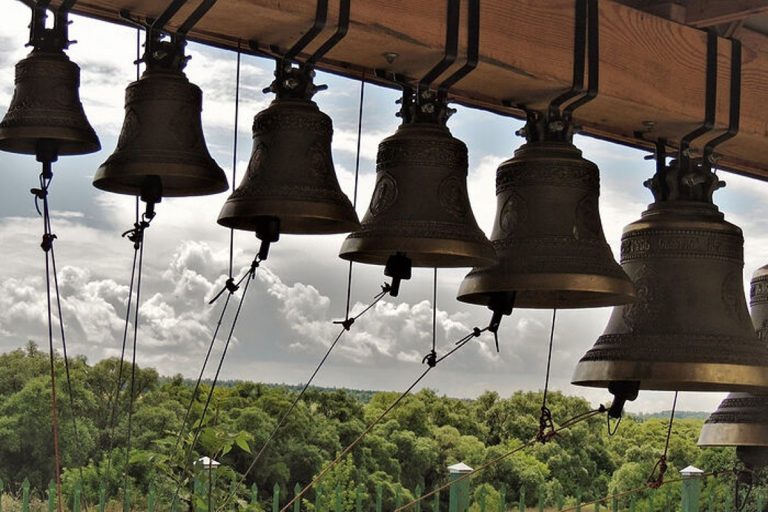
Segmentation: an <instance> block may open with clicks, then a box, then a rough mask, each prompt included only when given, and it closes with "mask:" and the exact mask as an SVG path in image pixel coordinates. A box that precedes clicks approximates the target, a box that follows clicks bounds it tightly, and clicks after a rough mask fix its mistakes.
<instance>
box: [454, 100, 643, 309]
mask: <svg viewBox="0 0 768 512" xmlns="http://www.w3.org/2000/svg"><path fill="white" fill-rule="evenodd" d="M523 131H524V133H525V134H526V137H527V139H528V140H527V143H526V144H524V145H523V146H522V147H521V148H520V149H518V150H517V151H515V156H514V158H512V159H510V160H507V161H506V162H504V163H502V164H501V165H500V166H499V169H498V171H497V172H496V198H497V207H496V220H495V221H494V225H493V233H492V234H491V240H492V243H493V245H494V248H495V249H496V261H495V262H494V263H492V264H491V265H488V266H483V267H478V268H475V269H473V270H472V271H471V272H470V273H469V274H468V275H467V277H465V278H464V281H462V283H461V287H460V288H459V293H458V299H459V300H460V301H462V302H469V303H472V304H481V305H485V306H489V307H491V308H492V309H494V311H496V309H497V307H496V304H495V303H499V302H501V303H507V304H508V307H507V310H509V311H511V306H514V307H521V308H558V309H562V308H586V307H599V306H612V305H617V304H626V303H628V302H632V301H633V300H634V296H635V289H634V286H633V285H632V282H631V281H630V280H629V278H628V277H627V275H626V274H625V273H624V271H623V270H622V269H621V267H620V266H619V264H618V263H616V260H615V259H614V257H613V254H612V253H611V248H610V246H609V245H608V242H607V241H606V240H605V235H604V234H603V227H602V223H601V221H600V212H599V210H598V197H599V195H600V176H599V171H598V169H597V166H596V165H595V164H593V163H592V162H590V161H588V160H585V159H584V158H582V156H581V151H579V150H578V149H577V148H576V147H575V146H574V145H573V144H572V142H571V140H572V138H573V135H572V131H571V128H570V124H569V123H566V122H565V121H563V120H562V119H559V118H558V119H550V118H545V116H541V115H536V114H532V115H531V116H530V117H529V121H528V124H527V125H526V127H525V128H524V130H523ZM504 297H507V298H508V299H507V300H504Z"/></svg>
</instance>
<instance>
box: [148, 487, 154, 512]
mask: <svg viewBox="0 0 768 512" xmlns="http://www.w3.org/2000/svg"><path fill="white" fill-rule="evenodd" d="M147 512H155V485H154V484H149V495H148V496H147Z"/></svg>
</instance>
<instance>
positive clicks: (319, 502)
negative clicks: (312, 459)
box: [315, 485, 323, 512]
mask: <svg viewBox="0 0 768 512" xmlns="http://www.w3.org/2000/svg"><path fill="white" fill-rule="evenodd" d="M322 510H323V486H322V485H318V486H317V487H315V512H322Z"/></svg>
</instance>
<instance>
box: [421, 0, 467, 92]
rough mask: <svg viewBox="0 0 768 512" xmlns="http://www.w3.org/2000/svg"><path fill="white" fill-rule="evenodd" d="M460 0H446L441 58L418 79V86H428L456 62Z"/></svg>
mask: <svg viewBox="0 0 768 512" xmlns="http://www.w3.org/2000/svg"><path fill="white" fill-rule="evenodd" d="M460 7H461V2H460V0H447V5H446V26H445V51H444V52H443V58H442V59H441V60H440V62H438V63H437V64H435V65H434V66H433V67H432V69H430V70H429V71H427V74H426V75H424V76H423V77H422V79H421V80H420V81H419V88H422V87H425V88H428V87H429V86H430V85H431V84H432V82H434V81H435V80H436V79H437V78H438V77H439V76H440V75H442V74H443V73H444V72H445V71H446V70H447V69H448V68H449V67H451V65H452V64H453V63H454V62H456V58H457V57H458V54H459V16H460Z"/></svg>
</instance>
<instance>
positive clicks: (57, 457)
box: [31, 160, 63, 512]
mask: <svg viewBox="0 0 768 512" xmlns="http://www.w3.org/2000/svg"><path fill="white" fill-rule="evenodd" d="M52 178H53V175H52V173H51V162H50V160H49V161H45V162H43V171H42V173H41V174H40V188H39V189H32V190H31V192H32V194H34V196H35V207H36V208H37V209H38V211H40V210H39V208H38V204H37V201H38V200H42V202H43V211H42V217H43V241H42V243H41V244H40V247H41V248H42V249H43V252H44V253H45V296H46V304H47V314H48V356H49V364H50V374H51V433H52V435H53V460H54V472H55V477H56V497H57V510H58V511H59V512H62V501H63V498H62V493H61V452H60V449H59V412H58V411H59V405H58V400H57V397H56V363H55V357H54V348H53V304H52V300H51V270H52V269H51V250H52V249H53V241H54V240H55V239H56V235H54V234H53V233H52V232H51V217H50V210H49V207H48V187H49V186H50V184H51V180H52ZM57 299H58V294H57ZM59 323H63V322H62V318H61V315H60V314H59Z"/></svg>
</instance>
